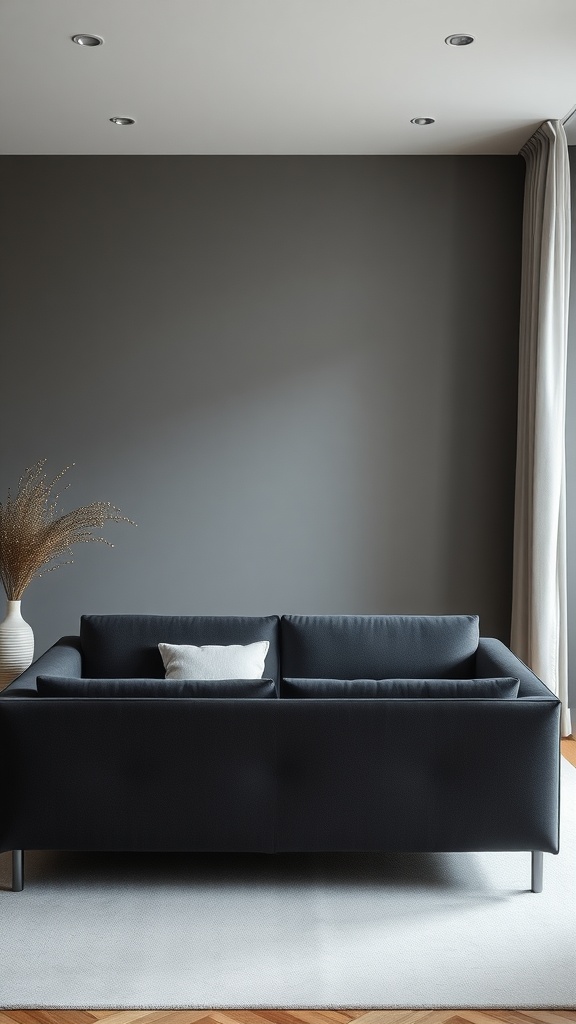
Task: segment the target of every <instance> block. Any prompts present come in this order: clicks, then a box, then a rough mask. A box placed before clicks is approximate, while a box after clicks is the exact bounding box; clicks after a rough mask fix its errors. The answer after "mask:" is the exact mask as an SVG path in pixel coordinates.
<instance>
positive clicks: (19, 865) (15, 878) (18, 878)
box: [12, 850, 24, 892]
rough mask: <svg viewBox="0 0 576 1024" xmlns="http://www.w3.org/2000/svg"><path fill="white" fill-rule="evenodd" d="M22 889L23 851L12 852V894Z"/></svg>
mask: <svg viewBox="0 0 576 1024" xmlns="http://www.w3.org/2000/svg"><path fill="white" fill-rule="evenodd" d="M23 888H24V850H12V892H22V889H23Z"/></svg>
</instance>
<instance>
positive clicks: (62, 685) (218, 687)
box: [37, 676, 276, 698]
mask: <svg viewBox="0 0 576 1024" xmlns="http://www.w3.org/2000/svg"><path fill="white" fill-rule="evenodd" d="M37 687H38V693H39V695H40V696H41V697H242V698H256V697H258V698H268V697H276V686H275V684H274V681H273V680H272V679H185V680H179V679H78V678H71V677H66V676H38V680H37Z"/></svg>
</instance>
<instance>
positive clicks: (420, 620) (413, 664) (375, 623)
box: [280, 615, 479, 679]
mask: <svg viewBox="0 0 576 1024" xmlns="http://www.w3.org/2000/svg"><path fill="white" fill-rule="evenodd" d="M280 630H281V645H282V675H283V676H285V677H286V678H291V679H294V678H298V679H303V678H308V679H359V678H362V679H431V678H437V679H470V678H471V676H472V675H473V669H474V663H475V656H476V650H477V648H478V639H479V628H478V616H477V615H285V616H284V617H283V618H282V619H281V623H280Z"/></svg>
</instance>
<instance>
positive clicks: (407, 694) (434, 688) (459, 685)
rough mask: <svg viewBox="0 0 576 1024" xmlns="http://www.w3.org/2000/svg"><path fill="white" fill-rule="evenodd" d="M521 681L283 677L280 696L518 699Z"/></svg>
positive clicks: (316, 697) (510, 679)
mask: <svg viewBox="0 0 576 1024" xmlns="http://www.w3.org/2000/svg"><path fill="white" fill-rule="evenodd" d="M519 686H520V682H519V680H518V679H513V678H511V677H510V678H497V679H496V678H495V679H286V678H285V679H282V682H281V684H280V696H281V697H293V698H302V697H304V698H306V697H308V698H315V699H325V698H328V699H334V698H353V699H357V698H370V697H376V698H378V697H388V698H394V699H396V698H429V697H430V698H483V699H486V698H488V699H491V700H515V699H516V697H517V696H518V688H519Z"/></svg>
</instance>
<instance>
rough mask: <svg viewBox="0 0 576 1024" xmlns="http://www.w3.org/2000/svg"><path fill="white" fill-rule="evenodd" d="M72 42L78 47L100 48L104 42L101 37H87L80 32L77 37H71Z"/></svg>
mask: <svg viewBox="0 0 576 1024" xmlns="http://www.w3.org/2000/svg"><path fill="white" fill-rule="evenodd" d="M72 42H73V43H78V46H102V43H103V42H104V40H103V39H102V37H101V36H89V35H87V34H86V33H85V32H81V33H80V35H78V36H72Z"/></svg>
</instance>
